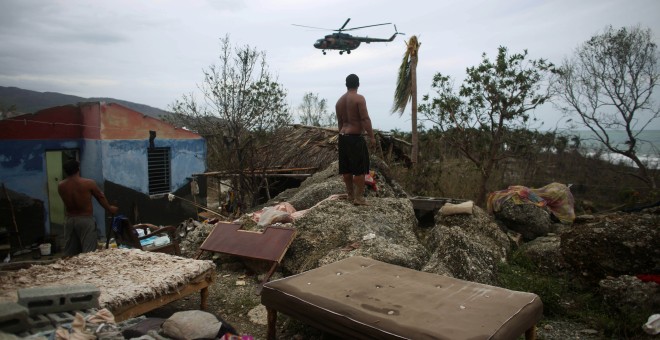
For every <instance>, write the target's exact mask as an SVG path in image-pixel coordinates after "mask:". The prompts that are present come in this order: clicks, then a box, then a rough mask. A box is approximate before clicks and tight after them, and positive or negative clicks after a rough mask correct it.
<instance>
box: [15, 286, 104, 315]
mask: <svg viewBox="0 0 660 340" xmlns="http://www.w3.org/2000/svg"><path fill="white" fill-rule="evenodd" d="M17 293H18V303H19V304H21V305H23V306H25V307H27V308H28V310H29V313H30V315H37V314H48V313H57V312H67V311H73V310H78V309H88V308H98V307H99V295H101V290H99V289H98V288H97V287H96V286H94V285H91V284H80V285H70V286H50V287H35V288H24V289H19V290H18V292H17Z"/></svg>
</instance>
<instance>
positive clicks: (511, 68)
mask: <svg viewBox="0 0 660 340" xmlns="http://www.w3.org/2000/svg"><path fill="white" fill-rule="evenodd" d="M526 57H527V51H524V53H522V54H512V55H509V54H508V53H507V49H506V47H499V49H498V54H497V58H496V59H495V60H494V61H491V60H489V59H488V58H487V57H486V54H485V53H484V54H483V55H482V62H481V64H479V65H478V66H476V67H469V68H468V69H467V78H466V79H465V81H464V83H463V85H461V86H460V88H459V90H458V92H455V90H454V86H453V81H452V80H451V78H450V77H449V76H445V75H442V74H441V73H437V74H436V75H435V76H434V78H433V84H432V87H433V88H434V89H435V91H436V95H437V97H435V98H431V97H430V96H429V95H425V96H424V98H423V103H422V105H420V108H419V110H420V112H422V114H423V115H424V116H425V117H426V119H428V120H429V121H431V122H433V123H435V127H436V128H437V129H438V130H440V131H441V132H444V134H443V138H445V139H446V140H447V142H448V143H449V144H450V145H452V146H453V147H455V148H457V149H458V150H459V151H460V153H461V154H462V155H463V156H465V157H466V158H467V159H469V160H470V161H471V162H472V163H473V164H474V165H475V167H476V169H477V170H478V171H479V173H480V178H481V181H480V184H479V193H478V197H477V199H476V200H475V201H476V203H477V204H479V205H483V203H484V202H485V198H486V194H487V193H488V190H487V184H488V180H489V178H490V176H491V174H492V172H493V169H494V167H495V166H496V165H497V164H498V162H500V161H501V160H503V159H506V158H509V157H514V156H516V154H517V152H519V151H520V148H519V147H518V145H521V144H525V142H526V141H525V140H520V139H518V138H520V136H521V134H519V133H516V132H517V131H519V130H521V129H528V127H529V125H530V123H531V122H530V112H531V111H532V110H534V109H535V108H536V107H537V106H539V105H541V104H543V103H544V102H545V101H546V100H548V99H549V98H550V95H549V93H548V92H546V91H542V83H543V80H544V79H545V78H546V76H547V75H548V73H549V72H550V71H552V70H553V65H552V64H551V63H548V62H546V61H545V60H544V59H539V60H531V61H527V60H526Z"/></svg>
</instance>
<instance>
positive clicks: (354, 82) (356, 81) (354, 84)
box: [346, 73, 360, 89]
mask: <svg viewBox="0 0 660 340" xmlns="http://www.w3.org/2000/svg"><path fill="white" fill-rule="evenodd" d="M358 86H360V78H358V76H356V75H355V74H352V73H351V74H349V75H348V77H346V88H348V89H357V88H358Z"/></svg>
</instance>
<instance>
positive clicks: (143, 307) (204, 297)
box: [111, 270, 215, 322]
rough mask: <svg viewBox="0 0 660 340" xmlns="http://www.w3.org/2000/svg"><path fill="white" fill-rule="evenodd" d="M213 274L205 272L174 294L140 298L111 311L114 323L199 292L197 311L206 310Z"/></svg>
mask: <svg viewBox="0 0 660 340" xmlns="http://www.w3.org/2000/svg"><path fill="white" fill-rule="evenodd" d="M214 274H215V270H212V271H210V272H206V273H204V274H202V275H200V276H198V277H197V278H195V279H194V280H192V281H191V282H189V283H187V284H186V285H185V286H184V287H183V288H181V289H179V290H177V291H176V292H171V293H167V294H165V295H161V296H157V297H155V298H153V299H146V298H140V299H139V300H137V301H135V303H133V304H131V305H124V306H121V307H118V308H115V309H112V310H111V312H112V314H113V315H114V316H115V321H117V322H121V321H124V320H128V319H131V318H134V317H136V316H140V315H142V314H145V313H147V312H150V311H152V310H154V309H156V308H160V307H162V306H164V305H166V304H168V303H170V302H172V301H176V300H178V299H180V298H182V297H185V296H188V295H191V294H193V293H196V292H199V294H200V303H199V309H200V310H206V307H207V301H208V296H209V288H208V287H209V286H210V285H211V283H213V277H214V276H215V275H214Z"/></svg>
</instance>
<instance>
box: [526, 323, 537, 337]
mask: <svg viewBox="0 0 660 340" xmlns="http://www.w3.org/2000/svg"><path fill="white" fill-rule="evenodd" d="M525 340H536V325H534V326H532V327H531V328H530V329H528V330H526V331H525Z"/></svg>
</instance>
